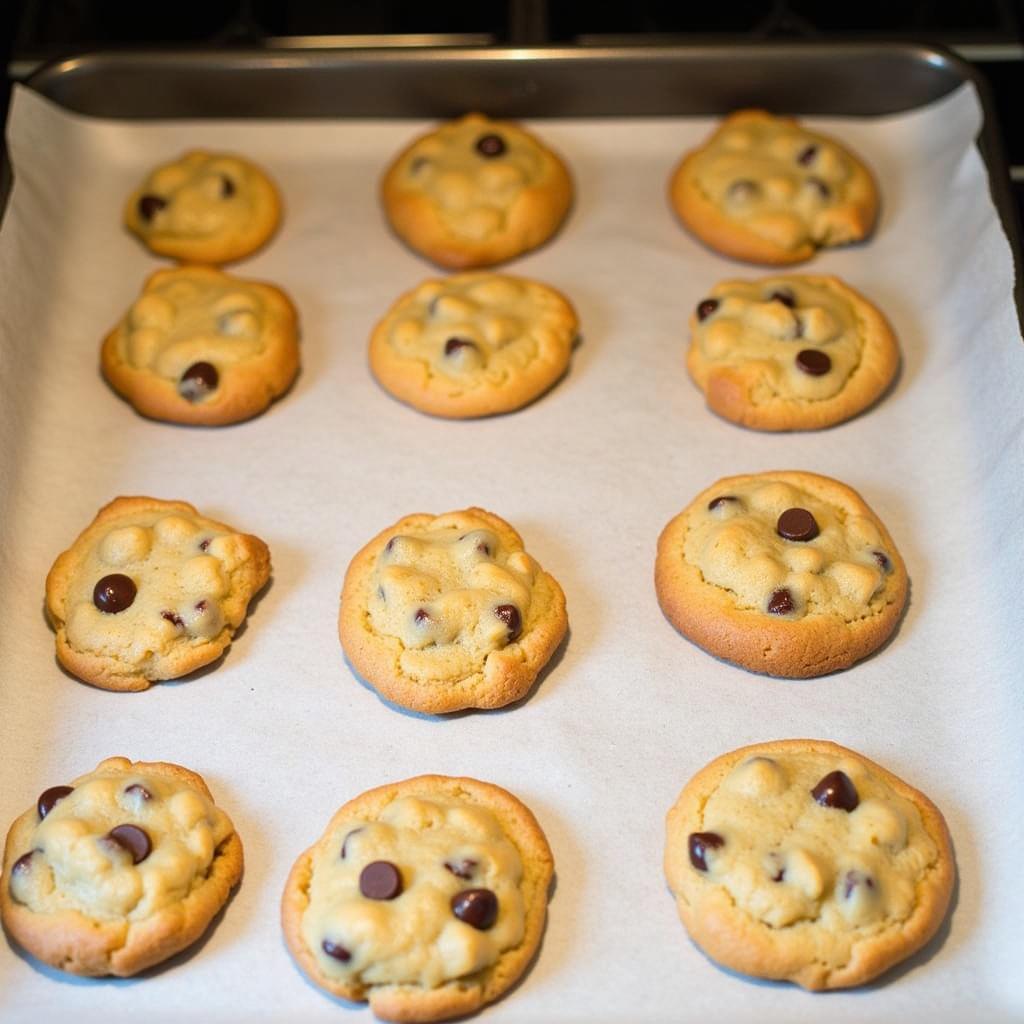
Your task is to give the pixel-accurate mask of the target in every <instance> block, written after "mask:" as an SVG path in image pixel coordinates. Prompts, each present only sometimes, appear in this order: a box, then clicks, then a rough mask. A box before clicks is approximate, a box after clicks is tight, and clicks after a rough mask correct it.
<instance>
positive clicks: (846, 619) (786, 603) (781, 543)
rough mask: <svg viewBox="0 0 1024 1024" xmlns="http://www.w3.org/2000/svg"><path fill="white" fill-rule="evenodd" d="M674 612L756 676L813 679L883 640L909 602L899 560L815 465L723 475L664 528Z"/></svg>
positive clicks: (692, 633) (661, 553)
mask: <svg viewBox="0 0 1024 1024" xmlns="http://www.w3.org/2000/svg"><path fill="white" fill-rule="evenodd" d="M655 587H656V589H657V594H658V601H659V603H660V605H661V608H662V611H663V612H664V613H665V615H666V617H667V618H668V620H669V621H670V622H671V623H672V624H673V625H674V626H675V627H676V629H678V630H679V631H680V632H681V633H682V634H683V635H684V636H686V637H687V638H689V639H690V640H692V641H693V642H694V643H696V644H698V645H699V646H701V647H703V648H704V649H705V650H706V651H708V652H709V653H711V654H713V655H715V656H716V657H719V658H724V659H726V660H727V661H732V662H735V663H736V664H737V665H740V666H742V667H744V668H747V669H750V670H751V671H754V672H764V673H767V674H769V675H774V676H785V677H790V678H806V677H810V676H818V675H824V674H825V673H827V672H833V671H836V670H837V669H843V668H848V667H849V666H850V665H852V664H853V663H854V662H856V661H859V660H860V659H861V658H864V657H866V656H867V655H868V654H870V653H871V652H872V651H874V650H876V649H877V648H878V647H880V646H881V645H882V644H883V643H884V642H885V641H886V640H887V639H888V637H889V636H890V634H891V633H892V631H893V630H894V629H895V628H896V625H897V623H898V622H899V619H900V615H901V614H902V611H903V607H904V604H905V603H906V597H907V589H908V580H907V572H906V568H905V567H904V564H903V559H902V558H901V557H900V554H899V552H898V551H897V550H896V545H895V543H894V542H893V540H892V538H891V537H890V536H889V533H888V532H887V531H886V529H885V527H884V526H883V525H882V523H881V521H880V520H879V519H878V517H877V516H876V515H875V514H874V512H872V511H871V509H870V508H869V507H868V506H867V505H866V504H865V502H864V500H863V499H862V498H861V497H860V495H859V494H857V492H856V491H854V490H852V489H851V488H849V487H847V486H846V485H845V484H842V483H840V482H839V481H837V480H832V479H831V478H829V477H825V476H819V475H817V474H815V473H802V472H795V471H782V470H780V471H775V472H767V473H757V474H751V475H747V476H735V477H726V478H725V479H723V480H719V481H718V482H717V483H716V484H714V485H713V486H711V487H709V488H708V489H707V490H705V491H703V492H701V494H699V495H698V496H697V497H696V498H695V499H694V500H693V501H692V502H691V503H690V505H688V506H687V508H685V509H684V510H683V511H682V512H681V513H680V514H679V515H678V516H676V517H675V518H674V519H672V520H671V521H670V522H669V524H668V525H667V526H666V527H665V529H664V530H663V531H662V534H661V537H660V538H659V540H658V553H657V559H656V562H655Z"/></svg>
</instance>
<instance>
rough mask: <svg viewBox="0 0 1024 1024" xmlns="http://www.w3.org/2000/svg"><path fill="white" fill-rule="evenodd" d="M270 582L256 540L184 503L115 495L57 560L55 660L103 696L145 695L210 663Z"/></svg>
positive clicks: (49, 598)
mask: <svg viewBox="0 0 1024 1024" xmlns="http://www.w3.org/2000/svg"><path fill="white" fill-rule="evenodd" d="M269 578H270V552H269V551H268V550H267V546H266V544H264V543H263V541H261V540H260V539H259V538H258V537H253V536H251V535H250V534H244V533H238V532H237V531H235V530H234V529H233V528H232V527H230V526H226V525H225V524H224V523H218V522H216V521H215V520H213V519H207V518H205V517H204V516H201V515H200V514H199V513H198V512H197V511H196V510H195V509H194V508H193V507H192V506H191V505H189V504H186V503H185V502H183V501H162V500H160V499H159V498H142V497H140V498H115V499H114V500H113V501H112V502H110V504H108V505H105V506H104V507H103V508H101V509H100V511H99V512H98V513H97V515H96V518H95V519H94V520H93V522H92V523H91V524H90V525H89V526H88V527H86V529H85V530H84V531H83V532H82V533H81V534H80V535H79V537H78V538H77V539H76V540H75V542H74V544H72V545H71V547H70V548H68V550H67V551H65V552H63V553H62V554H61V555H60V556H59V557H58V559H57V561H56V562H54V565H53V568H52V569H51V570H50V573H49V575H48V576H47V578H46V607H47V611H48V613H49V616H50V621H51V623H52V625H53V627H54V629H55V630H56V632H57V657H58V659H59V660H60V663H61V664H62V665H63V666H64V667H65V668H66V669H67V670H68V671H69V672H72V673H74V674H75V675H76V676H78V678H79V679H83V680H85V682H87V683H92V684H93V685H94V686H99V687H102V688H103V689H104V690H145V689H146V688H147V687H148V686H149V685H150V683H151V682H154V681H156V680H159V679H176V678H177V677H178V676H183V675H186V674H187V673H189V672H192V671H194V670H195V669H197V668H200V667H201V666H203V665H207V664H209V663H210V662H211V661H215V660H216V659H217V658H218V657H219V656H220V654H221V653H222V652H223V651H224V649H225V648H226V647H227V646H228V645H229V644H230V643H231V638H232V636H233V635H234V632H235V630H236V629H237V628H238V627H239V626H240V625H241V623H242V620H243V619H244V618H245V614H246V609H247V608H248V605H249V601H250V600H251V599H252V598H253V596H254V595H255V594H256V593H257V591H259V590H260V589H261V588H262V587H263V586H264V584H265V583H266V582H267V580H268V579H269Z"/></svg>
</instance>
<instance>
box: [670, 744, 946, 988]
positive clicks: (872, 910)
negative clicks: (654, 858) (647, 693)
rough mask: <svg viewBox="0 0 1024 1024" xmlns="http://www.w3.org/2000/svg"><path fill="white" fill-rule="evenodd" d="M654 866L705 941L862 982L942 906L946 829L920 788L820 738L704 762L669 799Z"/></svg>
mask: <svg viewBox="0 0 1024 1024" xmlns="http://www.w3.org/2000/svg"><path fill="white" fill-rule="evenodd" d="M666 833H667V837H666V842H665V875H666V877H667V878H668V884H669V888H670V889H671V890H672V893H673V895H674V896H675V898H676V905H677V908H678V910H679V916H680V918H681V919H682V922H683V924H684V925H685V926H686V930H687V931H688V932H689V933H690V937H691V938H692V939H693V940H694V942H696V943H697V945H698V946H700V947H701V949H703V950H704V952H705V953H707V954H708V956H710V957H711V958H712V959H714V960H716V961H718V963H720V964H722V965H724V966H725V967H728V968H730V969H732V970H734V971H740V972H742V973H744V974H752V975H756V976H757V977H760V978H773V979H776V980H785V981H792V982H795V983H796V984H798V985H801V986H802V987H803V988H806V989H815V990H816V989H835V988H847V987H850V986H852V985H862V984H864V983H865V982H867V981H870V980H871V979H872V978H875V977H877V976H878V975H879V974H881V973H882V972H883V971H886V970H888V969H889V968H890V967H892V966H893V964H896V963H899V962H900V961H901V960H904V959H906V958H907V957H908V956H910V955H911V954H912V953H915V952H916V951H917V950H919V949H920V948H921V947H922V946H924V945H925V943H927V942H928V940H929V939H930V938H931V937H932V936H933V935H934V934H935V933H936V931H937V930H938V928H939V925H940V924H941V923H942V920H943V918H944V917H945V915H946V910H947V908H948V906H949V900H950V895H951V893H952V889H953V878H954V873H955V868H954V861H953V851H952V848H951V845H950V839H949V833H948V831H947V829H946V823H945V821H944V820H943V817H942V815H941V813H940V812H939V810H938V808H937V807H936V806H935V805H934V804H933V803H932V802H931V801H930V800H929V799H928V798H927V797H926V796H925V795H924V794H923V793H919V792H918V791H917V790H916V789H913V788H912V787H911V786H908V785H907V784H906V783H905V782H903V781H901V780H900V779H898V778H897V777H896V776H895V775H893V774H892V773H891V772H888V771H886V770H885V769H884V768H882V767H880V766H879V765H877V764H875V763H874V762H873V761H869V760H868V759H867V758H866V757H863V756H862V755H860V754H857V753H855V752H854V751H852V750H847V749H846V748H844V747H840V746H837V745H836V744H835V743H828V742H825V741H823V740H777V741H775V742H772V743H758V744H755V745H754V746H749V747H743V748H742V749H740V750H734V751H732V752H731V753H729V754H724V755H722V756H721V757H719V758H717V759H716V760H714V761H712V762H711V763H710V764H709V765H707V767H705V768H702V769H701V770H700V771H699V772H698V773H697V774H696V775H695V776H694V777H693V778H692V779H691V780H690V781H689V782H688V783H687V784H686V786H685V788H684V789H683V791H682V793H681V794H680V795H679V799H678V800H677V801H676V803H675V805H674V806H673V807H672V809H671V810H670V811H669V812H668V818H667V821H666Z"/></svg>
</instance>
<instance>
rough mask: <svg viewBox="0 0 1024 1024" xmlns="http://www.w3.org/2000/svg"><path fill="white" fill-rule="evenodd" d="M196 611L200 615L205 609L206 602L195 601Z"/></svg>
mask: <svg viewBox="0 0 1024 1024" xmlns="http://www.w3.org/2000/svg"><path fill="white" fill-rule="evenodd" d="M196 611H197V612H199V614H200V615H202V614H203V612H205V611H206V602H205V601H196Z"/></svg>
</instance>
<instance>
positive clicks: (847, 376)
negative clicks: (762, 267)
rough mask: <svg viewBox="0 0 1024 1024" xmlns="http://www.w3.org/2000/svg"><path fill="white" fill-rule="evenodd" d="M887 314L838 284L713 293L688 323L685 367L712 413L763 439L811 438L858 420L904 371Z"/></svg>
mask: <svg viewBox="0 0 1024 1024" xmlns="http://www.w3.org/2000/svg"><path fill="white" fill-rule="evenodd" d="M899 358H900V356H899V348H898V346H897V344H896V338H895V335H894V334H893V332H892V329H891V328H890V326H889V324H888V323H887V322H886V319H885V317H884V316H882V314H881V313H880V312H879V311H878V310H877V309H876V308H875V307H874V306H873V305H871V303H870V302H868V301H867V299H865V298H864V297H863V296H862V295H859V294H858V293H857V292H855V291H854V290H853V289H852V288H850V287H849V286H848V285H846V284H844V283H843V282H842V281H840V280H839V279H838V278H836V277H821V276H811V275H808V274H789V275H786V276H782V277H768V278H763V279H762V280H760V281H723V282H722V283H721V284H717V285H715V287H714V288H712V289H711V291H710V292H709V293H708V297H707V298H704V299H702V300H701V301H700V302H699V303H698V304H697V307H696V309H695V310H694V312H693V314H692V315H691V316H690V349H689V352H688V353H687V356H686V368H687V369H688V370H689V372H690V376H691V377H692V378H693V380H694V382H695V383H696V385H697V386H698V387H699V388H700V389H701V390H702V391H703V392H704V395H705V397H706V399H707V403H708V406H709V407H710V408H711V410H712V411H713V412H716V413H718V415H719V416H723V417H724V418H725V419H727V420H732V421H733V422H734V423H740V424H742V425H743V426H745V427H753V428H754V429H756V430H814V429H817V428H820V427H829V426H832V425H833V424H835V423H841V422H842V421H843V420H847V419H849V418H850V417H851V416H856V415H857V413H859V412H862V411H863V410H864V409H866V408H868V407H869V406H870V405H872V404H873V403H874V402H875V401H877V400H878V399H879V398H880V397H881V396H882V394H883V393H884V392H885V390H886V388H887V387H888V386H889V384H891V383H892V379H893V377H894V376H895V374H896V369H897V367H898V366H899Z"/></svg>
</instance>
